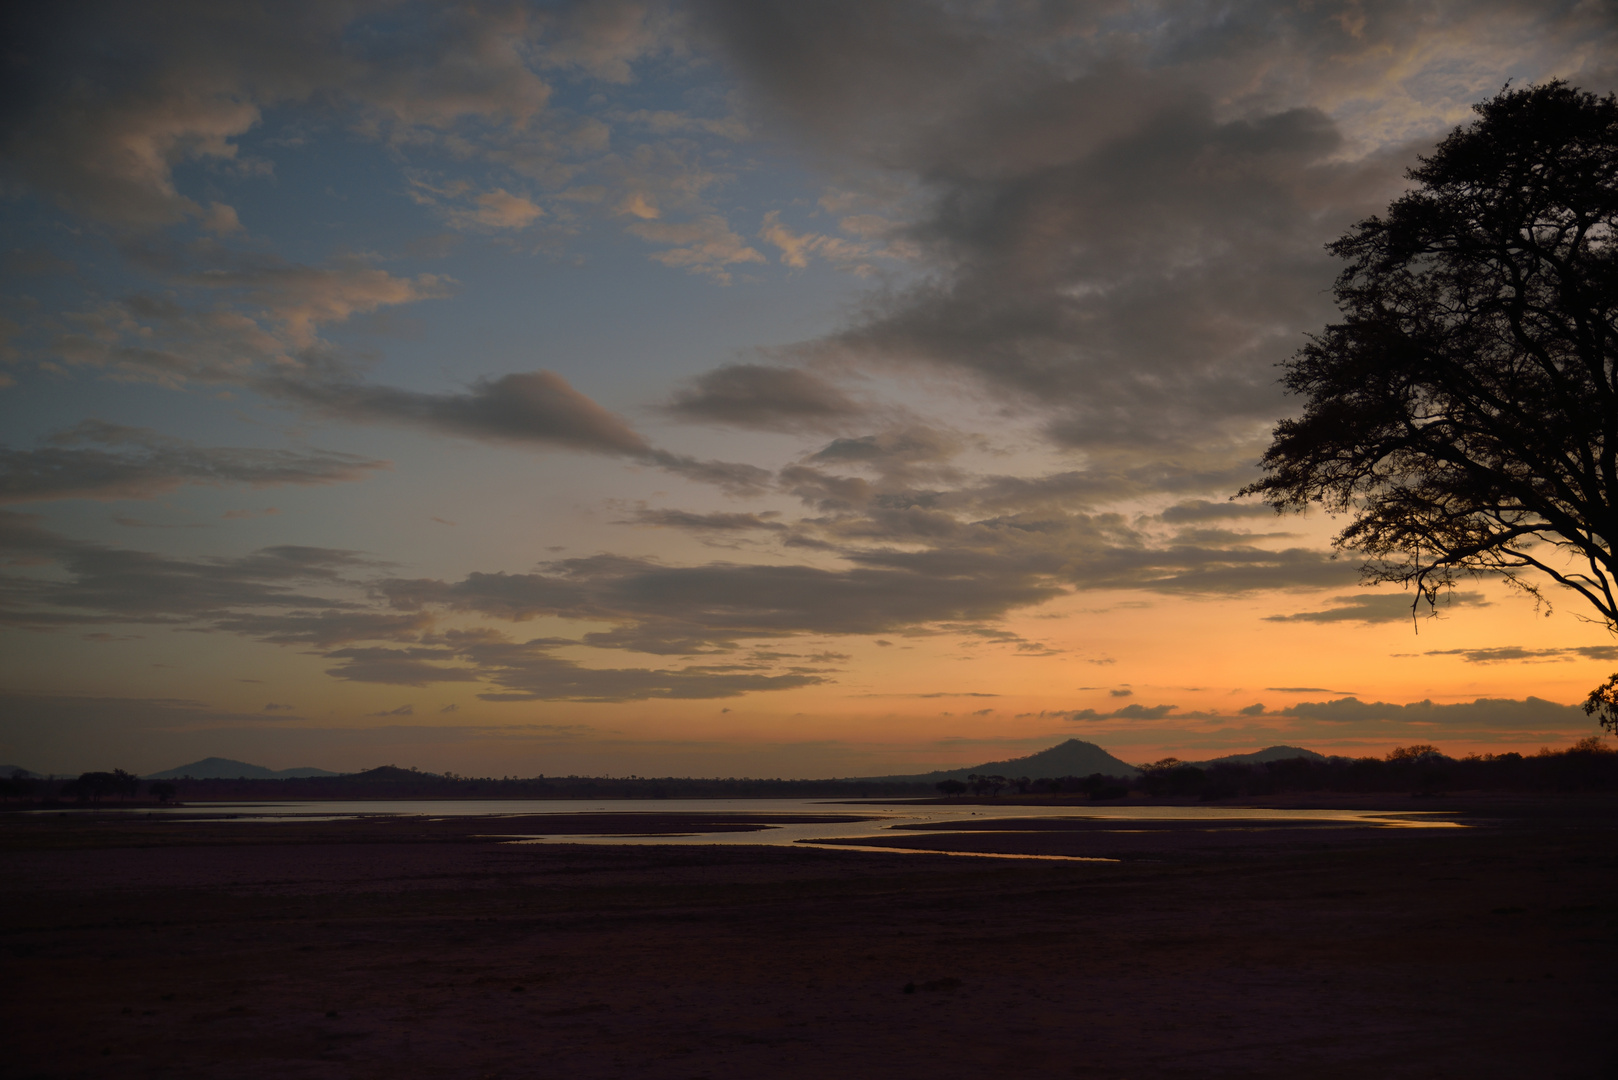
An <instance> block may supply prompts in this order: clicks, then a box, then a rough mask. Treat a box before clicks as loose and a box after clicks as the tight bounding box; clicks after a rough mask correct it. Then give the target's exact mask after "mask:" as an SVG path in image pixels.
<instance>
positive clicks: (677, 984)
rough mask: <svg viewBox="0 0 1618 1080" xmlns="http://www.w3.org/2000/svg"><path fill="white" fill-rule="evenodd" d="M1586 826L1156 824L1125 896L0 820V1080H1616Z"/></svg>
mask: <svg viewBox="0 0 1618 1080" xmlns="http://www.w3.org/2000/svg"><path fill="white" fill-rule="evenodd" d="M1423 808H1432V807H1423ZM1452 808H1453V809H1456V810H1465V809H1466V808H1465V807H1461V806H1455V807H1452ZM1614 810H1615V805H1614V803H1613V802H1612V801H1610V800H1607V801H1577V800H1555V799H1552V800H1539V801H1515V802H1510V803H1509V805H1508V804H1491V805H1487V806H1484V807H1482V809H1481V813H1479V812H1473V813H1471V814H1470V815H1465V814H1463V815H1462V816H1463V819H1465V820H1470V821H1472V822H1473V823H1475V824H1477V825H1478V827H1476V828H1472V829H1468V830H1451V831H1447V832H1417V831H1398V830H1363V829H1355V830H1327V831H1324V832H1317V833H1313V834H1310V833H1308V832H1307V831H1301V830H1276V831H1275V832H1274V833H1273V834H1270V833H1250V834H1248V835H1247V836H1245V837H1242V836H1238V835H1237V834H1234V833H1221V834H1218V835H1213V834H1204V833H1199V832H1197V831H1194V830H1183V829H1182V830H1162V829H1158V830H1152V831H1148V832H1146V833H1142V834H1140V835H1141V836H1142V837H1143V839H1142V840H1141V841H1140V842H1139V843H1138V844H1135V845H1133V846H1131V844H1130V843H1128V842H1125V841H1123V840H1120V839H1118V837H1117V836H1113V837H1112V838H1111V839H1107V840H1106V843H1107V844H1109V845H1110V847H1108V848H1107V850H1106V852H1105V853H1107V854H1111V855H1116V856H1121V857H1123V858H1125V860H1126V861H1124V862H1120V863H1077V862H1050V861H1037V862H1036V861H1015V860H991V859H978V858H966V857H953V856H945V855H933V854H898V853H895V854H887V853H880V852H878V853H873V852H863V851H846V852H845V851H828V850H823V849H805V850H791V849H778V848H767V847H757V848H753V847H706V846H704V847H681V848H670V847H600V846H596V847H589V846H574V845H567V846H520V847H519V846H511V845H502V844H499V843H496V842H494V841H491V840H487V839H476V838H474V837H473V834H476V833H485V832H488V831H489V823H488V822H487V821H482V822H479V821H478V820H477V819H466V818H462V819H455V820H451V821H448V822H439V823H436V824H423V823H420V822H401V821H395V822H374V821H373V822H339V823H331V824H297V825H294V824H284V823H282V824H250V823H216V824H209V823H198V822H190V823H188V822H183V821H163V820H156V819H154V820H151V821H146V820H136V821H109V820H106V819H102V820H91V819H86V818H79V817H68V818H56V817H41V816H38V815H29V816H26V817H24V816H23V815H16V814H11V815H6V816H5V817H4V818H3V819H0V957H3V958H4V963H5V967H4V971H5V977H4V979H3V980H0V984H3V987H4V989H3V991H0V994H3V997H0V1015H3V1016H4V1017H5V1018H6V1020H5V1024H4V1027H5V1029H6V1033H7V1034H6V1038H5V1041H4V1044H3V1047H4V1048H3V1051H0V1054H3V1058H4V1061H3V1062H0V1073H4V1074H5V1075H8V1076H16V1077H20V1078H59V1077H60V1078H67V1077H118V1078H120V1080H144V1078H159V1077H162V1078H174V1080H185V1078H193V1077H230V1078H233V1080H236V1078H240V1080H250V1078H259V1077H262V1078H266V1080H269V1078H275V1080H284V1078H305V1077H307V1078H315V1077H333V1078H337V1077H344V1078H346V1077H363V1078H371V1077H375V1078H379V1080H380V1078H388V1080H395V1078H398V1080H412V1078H418V1077H419V1078H436V1077H444V1078H450V1077H454V1078H462V1077H472V1078H477V1077H500V1078H519V1077H536V1078H549V1077H556V1078H568V1080H594V1078H598V1077H599V1078H610V1077H625V1078H629V1077H634V1078H653V1080H661V1078H669V1080H692V1078H696V1077H709V1078H712V1080H721V1078H726V1080H728V1078H733V1077H734V1078H753V1077H758V1078H770V1080H774V1078H783V1080H786V1078H796V1077H804V1078H814V1080H826V1078H865V1077H871V1078H878V1077H881V1078H911V1077H915V1078H921V1077H926V1078H929V1080H934V1078H938V1077H953V1076H984V1075H992V1076H1013V1077H1017V1076H1031V1077H1032V1076H1037V1077H1096V1078H1102V1077H1104V1078H1108V1080H1121V1078H1137V1080H1138V1078H1145V1077H1154V1078H1155V1077H1162V1078H1178V1077H1276V1078H1283V1077H1284V1078H1295V1077H1319V1078H1334V1077H1342V1078H1361V1077H1466V1078H1474V1077H1512V1078H1514V1080H1516V1078H1523V1077H1536V1078H1537V1077H1598V1076H1611V1075H1618V1072H1615V1070H1614V1064H1615V1063H1618V1032H1615V1029H1614V1016H1615V1006H1618V978H1615V971H1618V968H1615V966H1614V961H1615V960H1618V937H1615V929H1618V893H1615V888H1618V815H1615V814H1614ZM716 824H725V825H727V826H730V827H732V828H737V827H746V826H747V822H746V820H745V818H736V819H731V820H727V821H725V822H721V823H716ZM622 827H623V828H625V829H626V831H645V832H656V831H659V830H660V829H669V828H675V827H677V823H671V821H670V820H669V819H668V818H667V817H666V816H663V817H660V818H653V817H650V816H649V817H648V818H646V819H645V820H642V821H641V822H639V823H635V824H633V825H631V824H625V825H624V826H622ZM507 831H511V832H539V831H544V830H542V829H539V828H536V827H535V826H534V823H533V822H531V821H529V822H521V821H518V822H516V823H515V824H512V825H511V826H510V827H509V829H508V830H507ZM914 836H915V839H916V841H917V842H929V843H930V842H942V841H945V840H948V841H949V844H948V846H950V847H952V848H953V849H955V850H961V849H962V845H963V844H970V845H972V846H975V847H980V848H981V847H988V848H993V847H995V846H997V844H998V846H1001V847H1008V846H1009V847H1013V848H1014V847H1015V845H1016V844H1018V843H1023V844H1030V845H1033V847H1035V848H1037V849H1038V850H1039V851H1041V852H1045V853H1053V852H1055V853H1060V852H1063V851H1065V852H1068V853H1072V854H1093V853H1099V852H1098V850H1097V849H1096V848H1095V847H1094V845H1095V844H1097V843H1098V842H1099V841H1098V835H1097V834H1095V833H1094V832H1093V831H1086V830H1083V829H1065V830H1061V829H1058V830H1045V831H1043V832H1041V833H1039V834H1037V835H1033V836H1032V837H1031V838H1030V837H1027V836H1025V837H1023V838H1022V839H1021V840H1018V839H1016V838H1015V837H1012V838H1001V840H999V841H997V840H996V838H995V837H993V836H991V835H989V834H982V835H977V836H970V837H963V836H957V837H953V838H946V837H940V836H936V835H927V834H925V833H924V832H923V831H922V830H916V831H915V833H914ZM1103 839H1105V838H1103ZM1086 844H1090V845H1092V846H1091V847H1088V848H1087V847H1085V846H1084V845H1086ZM1064 845H1066V846H1064Z"/></svg>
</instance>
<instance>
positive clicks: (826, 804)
mask: <svg viewBox="0 0 1618 1080" xmlns="http://www.w3.org/2000/svg"><path fill="white" fill-rule="evenodd" d="M100 809H101V810H102V812H106V811H107V810H109V809H116V808H109V807H103V808H100ZM127 812H129V813H139V814H152V815H161V816H164V817H178V818H186V819H191V820H201V821H235V822H241V823H243V824H252V823H258V824H271V825H273V824H275V823H278V822H279V823H290V822H329V821H342V820H361V819H378V818H381V819H388V818H400V817H406V818H418V819H421V820H424V821H437V822H446V821H454V820H460V819H466V818H480V819H484V820H487V821H489V822H490V823H491V827H490V829H489V831H488V833H483V834H481V835H484V836H486V837H487V838H488V839H490V840H498V841H501V842H504V843H509V844H548V845H549V844H588V845H592V846H600V845H609V846H620V845H635V846H642V845H658V846H681V845H697V844H700V845H721V846H757V845H765V846H770V847H790V846H802V847H816V848H831V849H836V850H843V851H881V852H886V853H889V854H901V853H905V852H911V853H919V852H927V853H930V854H939V855H953V856H960V857H971V858H1014V859H1041V860H1051V861H1065V862H1116V861H1117V860H1116V859H1113V858H1110V857H1102V856H1101V853H1102V852H1105V853H1106V854H1107V855H1112V854H1116V853H1117V849H1118V847H1119V845H1121V844H1129V845H1132V846H1133V847H1139V848H1141V849H1143V850H1144V849H1149V848H1152V847H1154V846H1155V847H1161V846H1162V844H1163V843H1164V842H1165V841H1169V840H1170V835H1169V834H1173V835H1174V836H1176V837H1178V840H1175V841H1173V842H1174V843H1177V844H1185V843H1192V844H1195V845H1197V846H1202V845H1204V844H1207V843H1212V844H1216V845H1220V844H1229V843H1233V842H1246V841H1249V840H1250V841H1252V842H1261V843H1281V842H1296V841H1307V840H1310V839H1311V837H1310V836H1309V835H1308V834H1309V833H1311V832H1313V831H1315V830H1342V829H1345V828H1346V829H1356V830H1365V829H1435V828H1437V829H1456V828H1462V827H1463V826H1462V825H1460V824H1459V823H1458V822H1456V821H1454V820H1452V819H1450V818H1448V817H1446V816H1444V815H1443V814H1442V813H1440V812H1435V811H1407V810H1397V811H1396V810H1319V809H1310V810H1295V809H1266V808H1254V807H1225V806H1205V805H1195V806H1162V805H1156V806H1140V805H1129V804H1127V803H1125V804H1103V805H1095V804H1091V803H1085V804H1079V805H1073V804H1068V805H1045V806H1027V805H969V804H948V805H939V804H930V803H908V802H897V801H896V802H874V803H873V802H864V801H859V802H839V801H833V800H826V799H671V800H654V801H648V800H640V799H602V800H574V799H569V800H532V799H512V800H489V801H473V800H396V801H381V800H377V801H350V802H261V803H213V804H191V805H188V806H180V807H168V808H160V809H151V808H140V809H138V810H136V809H133V808H131V809H130V810H128V811H127ZM618 815H623V816H624V817H623V821H622V822H621V827H614V825H616V824H618V823H616V822H613V821H612V818H614V817H616V816H618ZM602 817H606V819H607V820H606V821H602V820H601V818H602ZM587 818H590V819H595V820H586V819H587ZM806 818H807V819H810V820H805V819H806ZM511 819H518V820H511ZM828 819H829V820H828ZM496 821H500V822H501V825H502V827H494V826H493V823H494V822H496ZM548 825H549V826H551V827H550V828H547V826H548ZM598 830H599V831H598ZM1238 833H1254V834H1267V835H1263V836H1259V835H1255V836H1250V837H1246V838H1242V837H1237V836H1236V835H1235V834H1238ZM1061 834H1066V835H1067V836H1068V837H1069V839H1068V840H1067V841H1061V840H1059V839H1058V837H1059V835H1061ZM1080 834H1085V835H1080ZM1125 834H1141V835H1139V836H1138V837H1130V839H1128V840H1126V839H1125ZM1151 834H1155V836H1154V835H1151ZM1198 834H1206V837H1205V839H1203V840H1198V839H1196V837H1197V835H1198ZM1327 836H1328V834H1327V833H1326V832H1324V831H1322V832H1320V833H1319V837H1320V838H1326V837H1327ZM861 841H866V842H865V843H861ZM1136 841H1139V843H1138V844H1137V843H1136ZM1080 842H1083V843H1084V844H1085V845H1086V847H1080V848H1078V850H1086V848H1088V850H1090V851H1092V852H1094V854H1085V855H1076V854H1059V853H1056V852H1053V851H1051V850H1050V849H1051V848H1052V847H1053V846H1054V847H1056V848H1057V849H1058V850H1061V849H1062V848H1064V847H1065V848H1066V849H1067V850H1068V851H1072V850H1074V848H1073V847H1072V844H1074V843H1080ZM996 849H998V850H996Z"/></svg>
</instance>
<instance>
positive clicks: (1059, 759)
mask: <svg viewBox="0 0 1618 1080" xmlns="http://www.w3.org/2000/svg"><path fill="white" fill-rule="evenodd" d="M1261 752H1262V751H1261ZM1305 752H1306V753H1307V751H1305ZM1139 772H1140V770H1139V769H1137V768H1135V766H1133V765H1131V764H1129V763H1128V762H1127V761H1120V760H1119V759H1118V758H1115V757H1113V756H1112V755H1111V754H1109V753H1107V752H1106V751H1105V750H1103V749H1101V747H1099V746H1097V745H1096V744H1095V743H1091V742H1085V741H1084V740H1083V739H1069V740H1068V741H1067V742H1065V743H1061V744H1059V745H1057V746H1053V747H1051V748H1050V749H1049V750H1041V751H1040V752H1039V753H1037V754H1030V755H1028V756H1027V757H1020V758H1011V759H1010V760H1008V761H990V762H987V763H985V764H983V765H968V766H967V767H965V768H962V769H940V770H938V771H937V772H930V773H917V774H915V775H908V776H867V777H861V779H863V780H872V781H876V780H881V781H886V782H889V783H901V782H908V783H916V784H936V783H937V782H938V781H940V780H965V779H966V778H967V776H969V775H971V774H972V773H979V774H988V775H990V776H1009V777H1013V778H1015V777H1019V776H1026V777H1029V778H1031V779H1034V780H1038V779H1040V778H1041V777H1057V776H1089V775H1090V774H1091V773H1105V774H1106V775H1108V776H1135V775H1137V774H1138V773H1139Z"/></svg>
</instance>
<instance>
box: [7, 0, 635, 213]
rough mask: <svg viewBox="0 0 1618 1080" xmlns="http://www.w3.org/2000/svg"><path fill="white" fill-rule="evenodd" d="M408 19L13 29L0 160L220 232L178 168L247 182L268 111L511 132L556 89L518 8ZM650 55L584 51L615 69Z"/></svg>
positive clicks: (107, 199) (196, 18)
mask: <svg viewBox="0 0 1618 1080" xmlns="http://www.w3.org/2000/svg"><path fill="white" fill-rule="evenodd" d="M416 16H417V17H416V18H413V19H405V20H400V19H395V18H390V16H389V13H388V12H387V10H386V8H385V7H380V8H379V7H378V6H376V5H369V4H362V5H357V6H354V5H350V6H343V7H332V6H330V5H321V4H313V3H302V4H290V5H284V6H282V7H280V8H278V9H277V10H275V11H273V12H272V11H269V10H267V9H266V10H254V9H246V10H235V9H226V8H210V7H207V6H204V7H200V8H199V7H197V6H196V5H193V4H187V3H183V2H179V0H158V2H155V3H149V4H143V5H142V6H141V8H140V9H139V10H138V11H137V10H134V9H132V8H129V7H127V6H125V5H121V4H116V3H104V2H95V0H85V2H77V3H75V2H64V3H61V4H54V5H51V6H50V7H48V8H41V7H35V8H31V9H29V10H28V11H26V12H22V11H19V12H16V13H13V14H12V15H11V16H10V17H9V18H8V20H7V34H6V37H7V41H8V47H9V48H10V49H11V50H12V55H13V56H14V57H16V58H17V59H16V61H15V62H14V63H12V64H11V65H9V70H8V81H9V82H10V86H9V87H8V93H7V97H8V108H7V109H6V115H5V117H4V127H3V128H0V138H3V142H0V147H3V151H4V152H3V153H0V160H4V161H5V162H7V165H8V168H7V171H8V172H9V173H10V176H11V178H12V179H13V181H14V182H15V181H20V182H22V183H23V184H26V185H28V186H29V187H32V188H34V189H35V190H37V191H39V192H41V193H45V194H48V196H49V197H51V198H53V199H54V200H55V201H57V202H58V203H59V204H61V205H63V206H65V207H68V208H70V209H71V210H73V211H74V212H77V213H80V214H84V215H87V216H90V217H93V218H96V219H99V220H101V221H104V222H108V223H111V224H113V225H116V226H120V227H124V228H131V229H150V228H154V227H158V226H163V225H168V224H172V223H175V222H178V221H181V220H184V219H187V218H206V219H207V221H208V223H209V224H211V225H214V226H215V227H216V228H217V226H218V225H219V224H221V223H223V221H224V214H223V213H222V212H221V211H219V210H218V209H212V210H210V209H205V208H204V207H202V206H201V205H200V204H198V203H197V202H196V201H195V200H193V199H191V198H189V197H187V196H186V195H184V194H182V193H181V192H180V191H179V190H178V188H177V186H176V183H175V176H174V173H175V169H176V168H177V167H178V166H180V165H182V164H184V163H187V162H194V161H201V162H204V163H211V164H214V165H216V166H219V165H223V166H230V165H237V166H240V165H244V164H246V165H249V166H250V163H245V162H242V161H241V159H240V153H239V147H238V145H237V143H236V142H235V141H234V140H235V139H236V138H237V137H238V136H241V135H243V134H245V133H246V132H248V131H249V130H250V129H252V128H253V127H255V126H257V125H258V123H259V122H260V120H261V119H262V117H263V115H264V113H265V111H266V110H268V109H270V108H273V107H276V106H281V105H288V104H300V103H306V102H310V101H312V100H316V99H318V100H321V101H322V102H324V103H327V104H328V105H336V106H338V107H340V108H342V109H343V110H344V111H346V112H348V113H349V114H350V116H351V117H353V116H357V117H358V118H359V123H358V124H357V125H355V126H356V127H357V128H358V129H359V130H361V131H364V132H365V133H367V134H370V135H372V136H374V137H378V138H389V139H392V140H395V141H409V140H411V139H415V140H417V141H420V140H423V139H429V138H432V137H433V136H434V135H436V134H439V133H442V132H445V131H448V130H449V129H452V128H456V127H458V126H465V125H468V124H475V123H477V122H480V121H481V122H505V123H510V124H513V125H516V126H518V127H521V126H523V125H526V124H529V123H530V122H532V121H533V120H534V119H535V118H536V117H538V116H539V115H540V114H541V112H542V110H543V109H544V106H545V104H546V102H547V100H548V98H549V96H550V88H549V86H548V85H547V84H546V83H545V82H544V80H543V79H541V78H540V77H539V76H538V75H537V74H536V73H535V72H534V71H533V70H531V68H530V67H529V64H528V57H529V56H531V55H532V45H533V40H534V38H535V37H536V36H537V35H538V34H539V33H540V32H542V30H543V29H544V27H543V25H542V24H541V22H539V21H536V20H533V19H531V18H529V17H528V16H526V15H525V14H524V13H523V12H521V11H520V10H518V9H512V8H470V7H460V6H452V7H442V8H436V9H427V10H423V11H419V12H417V13H416ZM375 20H382V21H384V22H385V23H386V32H385V33H382V32H379V31H381V30H382V26H381V25H380V24H379V23H377V22H375ZM569 22H571V23H573V24H579V20H569ZM596 39H597V35H596V34H595V33H587V32H585V31H584V30H582V29H574V30H570V31H566V32H563V31H561V30H560V29H558V31H557V44H558V46H559V47H562V48H571V49H572V50H573V52H574V55H576V56H584V55H589V54H590V53H591V48H589V47H586V46H585V45H584V44H583V43H584V42H587V41H593V40H596ZM563 42H571V43H572V44H571V45H567V46H563V44H562V43H563ZM643 51H644V50H643V49H640V48H638V47H636V48H627V49H626V48H625V47H624V44H623V43H620V44H619V45H616V46H613V47H612V48H609V49H608V50H607V53H601V52H600V48H599V47H595V52H596V53H597V54H599V55H608V54H614V55H618V56H619V57H621V58H623V62H627V60H628V58H631V57H634V56H637V55H640V54H641V52H643ZM225 209H226V210H229V208H228V207H226V208H225Z"/></svg>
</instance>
